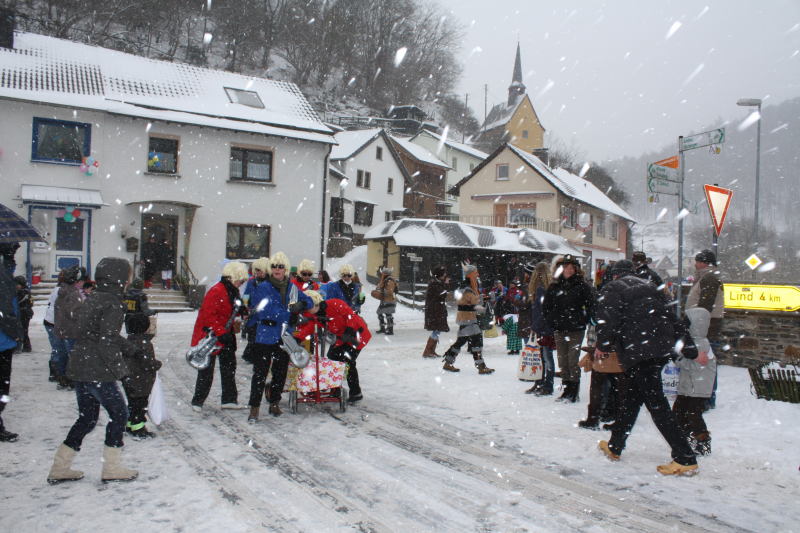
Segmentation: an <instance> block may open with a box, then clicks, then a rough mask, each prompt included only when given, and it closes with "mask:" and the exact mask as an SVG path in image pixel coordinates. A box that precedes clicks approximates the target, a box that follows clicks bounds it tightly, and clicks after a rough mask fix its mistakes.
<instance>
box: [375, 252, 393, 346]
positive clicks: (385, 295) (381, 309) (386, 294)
mask: <svg viewBox="0 0 800 533" xmlns="http://www.w3.org/2000/svg"><path fill="white" fill-rule="evenodd" d="M392 272H394V269H393V268H392V267H389V266H384V267H381V268H380V270H379V273H380V276H381V279H380V281H378V285H377V286H376V287H375V289H376V290H379V291H381V303H380V304H378V323H379V324H380V325H381V327H380V329H378V331H376V332H375V333H383V334H384V335H394V312H395V311H396V310H397V298H396V297H395V292H396V291H397V282H396V281H395V279H394V278H393V277H392Z"/></svg>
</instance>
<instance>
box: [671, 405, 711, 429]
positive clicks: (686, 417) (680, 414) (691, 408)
mask: <svg viewBox="0 0 800 533" xmlns="http://www.w3.org/2000/svg"><path fill="white" fill-rule="evenodd" d="M707 401H708V398H693V397H691V396H680V395H679V396H678V397H677V398H676V399H675V403H674V404H672V412H673V413H674V414H675V419H676V420H677V422H678V426H679V427H680V428H681V431H683V433H684V434H685V435H686V436H687V437H694V438H696V439H697V440H706V439H708V437H709V436H710V435H709V433H708V428H707V427H706V421H705V420H703V411H704V410H705V408H706V402H707Z"/></svg>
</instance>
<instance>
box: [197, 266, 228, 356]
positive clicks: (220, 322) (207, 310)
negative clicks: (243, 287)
mask: <svg viewBox="0 0 800 533" xmlns="http://www.w3.org/2000/svg"><path fill="white" fill-rule="evenodd" d="M231 313H233V305H232V304H231V300H230V298H229V297H228V291H227V290H226V289H225V285H223V284H222V282H221V281H220V282H219V283H217V284H216V285H214V286H213V287H211V288H210V289H208V292H207V293H206V296H205V298H203V305H201V306H200V311H199V313H198V314H197V320H195V322H194V331H193V332H192V346H196V345H197V343H198V342H200V340H201V339H202V338H203V337H205V336H206V332H205V331H203V328H206V327H207V328H211V331H212V332H213V333H214V335H216V336H220V335H222V334H224V333H228V332H230V331H231V329H230V328H228V329H225V324H226V323H227V322H228V319H229V318H230V317H231Z"/></svg>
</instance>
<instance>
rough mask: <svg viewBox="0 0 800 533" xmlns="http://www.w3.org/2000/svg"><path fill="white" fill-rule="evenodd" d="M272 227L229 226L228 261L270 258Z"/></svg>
mask: <svg viewBox="0 0 800 533" xmlns="http://www.w3.org/2000/svg"><path fill="white" fill-rule="evenodd" d="M269 240H270V227H269V226H263V225H261V224H228V229H227V233H226V236H225V257H226V258H227V259H258V258H259V257H269V244H270V242H269Z"/></svg>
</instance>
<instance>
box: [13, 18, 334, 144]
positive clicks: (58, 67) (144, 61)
mask: <svg viewBox="0 0 800 533" xmlns="http://www.w3.org/2000/svg"><path fill="white" fill-rule="evenodd" d="M14 46H15V48H14V49H5V48H0V96H5V97H9V98H18V99H24V100H33V101H42V102H48V103H52V104H61V105H68V106H80V107H84V108H89V109H97V110H101V111H109V108H110V107H111V106H113V105H117V106H118V104H120V103H122V104H128V105H132V106H137V107H140V108H146V109H153V110H162V111H170V112H180V113H187V114H192V115H197V116H198V117H202V118H213V119H222V120H229V121H241V122H249V123H255V124H263V125H267V126H273V127H280V128H288V129H292V130H301V131H309V132H316V133H321V134H325V135H326V136H327V135H330V133H331V130H330V128H328V127H327V126H325V125H324V124H323V123H322V122H321V121H320V119H319V117H318V116H317V114H316V112H315V111H314V110H313V108H312V107H311V106H310V105H309V103H308V101H307V100H306V98H305V96H303V94H302V93H301V92H300V90H299V89H298V88H297V86H296V85H295V84H293V83H288V82H282V81H273V80H269V79H265V78H256V77H250V76H243V75H240V74H234V73H231V72H224V71H219V70H212V69H207V68H201V67H196V66H193V65H187V64H181V63H171V62H168V61H161V60H156V59H149V58H145V57H140V56H136V55H132V54H127V53H124V52H118V51H116V50H109V49H106V48H101V47H98V46H91V45H86V44H82V43H76V42H72V41H67V40H64V39H56V38H54V37H48V36H44V35H38V34H34V33H25V32H16V33H15V35H14ZM75 97H79V98H75ZM202 118H198V122H197V123H198V124H204V123H205V122H204V121H203V120H202ZM322 142H331V140H330V139H328V140H327V141H322Z"/></svg>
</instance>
